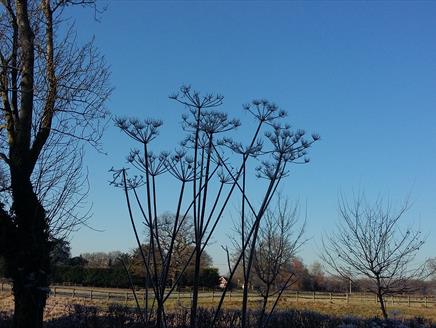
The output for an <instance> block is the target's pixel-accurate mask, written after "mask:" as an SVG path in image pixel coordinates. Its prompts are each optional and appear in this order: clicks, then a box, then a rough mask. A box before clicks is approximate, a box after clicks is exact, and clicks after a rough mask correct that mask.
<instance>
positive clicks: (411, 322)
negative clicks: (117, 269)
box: [0, 305, 436, 328]
mask: <svg viewBox="0 0 436 328" xmlns="http://www.w3.org/2000/svg"><path fill="white" fill-rule="evenodd" d="M198 315H199V320H198V322H199V327H200V328H209V327H211V322H212V318H213V311H212V310H208V309H201V310H200V312H199V313H198ZM257 318H258V312H255V311H253V312H250V314H249V319H250V320H249V323H250V327H258V324H257ZM11 321H12V320H11V314H10V313H5V312H0V328H9V327H10V326H11ZM239 321H240V312H239V311H234V310H228V311H224V312H223V313H222V315H221V316H220V319H219V321H218V322H217V324H216V327H217V328H231V327H238V326H239ZM167 322H168V327H170V328H185V327H186V328H188V327H189V311H187V310H184V311H176V312H172V313H169V314H168V315H167ZM45 327H47V328H54V327H59V328H121V327H126V328H137V327H144V324H143V322H142V321H141V315H140V314H139V313H138V312H137V311H134V310H132V309H130V308H128V307H124V306H120V305H110V306H109V307H108V309H107V310H106V311H102V310H101V309H98V308H97V307H93V306H83V305H73V306H71V308H70V310H69V313H68V314H66V315H64V316H62V317H59V318H56V319H51V320H48V321H47V322H45ZM147 327H153V323H151V324H149V325H148V326H147ZM267 327H271V328H273V327H274V328H285V327H286V328H289V327H294V328H333V327H334V328H361V327H362V328H405V327H410V328H436V324H433V323H432V322H431V321H429V320H426V319H423V318H418V317H416V318H414V319H406V320H400V319H391V320H382V319H379V318H373V319H360V318H355V317H346V318H339V317H332V316H327V315H323V314H319V313H316V312H311V311H298V310H287V311H278V312H276V313H275V314H273V315H272V316H271V318H270V320H269V322H268V326H267Z"/></svg>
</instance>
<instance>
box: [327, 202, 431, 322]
mask: <svg viewBox="0 0 436 328" xmlns="http://www.w3.org/2000/svg"><path fill="white" fill-rule="evenodd" d="M408 208H409V207H408V203H407V202H406V203H405V204H404V205H403V206H402V207H401V208H399V209H398V210H394V209H393V208H392V206H391V204H390V203H389V202H385V201H383V199H381V198H379V199H377V201H375V203H374V204H369V203H368V201H367V200H366V198H365V196H364V195H363V194H359V195H357V196H356V197H355V199H354V200H353V201H352V202H349V201H347V200H345V199H344V198H343V197H342V198H341V199H340V201H339V213H340V216H341V218H342V223H341V224H340V225H339V227H338V229H337V231H336V232H335V233H333V234H331V235H329V236H328V237H326V239H325V240H324V241H323V248H324V252H323V255H322V258H323V261H324V262H325V264H326V265H327V266H328V267H329V268H330V269H331V270H332V271H333V272H335V273H337V274H339V275H341V276H342V277H344V278H347V279H349V280H350V281H352V280H357V279H359V278H360V279H361V278H366V279H368V280H369V281H370V282H371V284H370V286H369V289H370V291H372V292H374V293H375V294H376V295H377V298H378V301H379V304H380V310H381V312H382V315H383V317H384V318H387V317H388V314H387V311H386V303H385V297H386V296H387V295H392V294H397V293H406V292H410V291H411V290H412V288H413V286H412V284H411V282H412V281H413V280H415V279H424V278H425V276H426V275H427V271H426V265H420V266H416V265H414V264H415V257H416V255H417V253H418V251H419V249H420V247H421V246H422V245H423V244H424V240H425V238H424V237H423V236H422V234H421V232H420V231H416V230H413V229H412V228H407V229H405V230H402V229H401V218H402V217H403V215H404V214H405V212H406V211H407V210H408Z"/></svg>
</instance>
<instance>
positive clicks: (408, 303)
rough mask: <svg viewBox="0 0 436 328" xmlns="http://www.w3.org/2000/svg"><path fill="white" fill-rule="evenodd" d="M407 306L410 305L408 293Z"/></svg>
mask: <svg viewBox="0 0 436 328" xmlns="http://www.w3.org/2000/svg"><path fill="white" fill-rule="evenodd" d="M407 306H408V307H410V295H408V296H407Z"/></svg>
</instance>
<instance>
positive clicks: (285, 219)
mask: <svg viewBox="0 0 436 328" xmlns="http://www.w3.org/2000/svg"><path fill="white" fill-rule="evenodd" d="M304 227H305V223H303V225H302V226H298V205H295V206H291V205H290V204H289V202H288V200H283V199H282V198H281V197H279V199H278V201H277V206H276V208H274V209H268V211H267V212H266V213H265V218H264V220H263V221H262V223H261V225H260V229H259V237H258V242H257V246H256V248H255V253H254V261H253V268H254V275H253V279H252V284H253V285H254V286H255V288H256V290H257V291H258V292H259V294H260V295H261V296H262V298H263V304H262V308H261V311H260V318H259V322H258V326H259V327H264V326H267V322H268V319H269V315H266V314H267V313H266V311H267V305H268V301H269V300H270V299H271V298H272V297H275V300H274V301H273V304H272V306H271V309H270V313H272V312H273V311H274V309H275V307H276V305H277V302H278V300H279V298H280V296H281V295H282V293H283V292H284V291H285V290H286V289H288V288H289V287H290V286H291V285H292V284H293V283H294V282H295V278H294V272H292V267H291V260H292V259H293V258H294V257H295V255H296V252H297V250H298V248H299V247H300V246H301V245H302V244H303V243H304V240H303V233H304Z"/></svg>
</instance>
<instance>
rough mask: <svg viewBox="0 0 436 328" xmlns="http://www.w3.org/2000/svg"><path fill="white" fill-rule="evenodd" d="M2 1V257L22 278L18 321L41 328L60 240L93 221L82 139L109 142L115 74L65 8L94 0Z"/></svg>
mask: <svg viewBox="0 0 436 328" xmlns="http://www.w3.org/2000/svg"><path fill="white" fill-rule="evenodd" d="M0 3H1V12H0V97H1V99H2V102H1V107H0V110H1V114H2V115H1V118H0V120H1V133H0V157H1V159H2V161H1V166H2V173H4V175H5V178H4V179H2V184H3V185H4V187H3V188H2V195H1V200H2V211H1V212H0V237H1V239H0V255H1V256H3V258H4V260H5V262H6V266H7V275H8V276H9V277H10V278H12V281H13V291H14V298H15V311H14V327H41V326H42V318H43V309H44V306H45V302H46V298H47V295H48V277H49V273H50V256H49V254H50V250H51V248H52V247H53V243H51V242H50V239H51V238H52V237H53V236H54V235H58V236H59V235H62V234H65V231H68V230H70V229H71V228H72V227H74V226H75V225H76V224H78V223H80V222H82V221H83V219H84V217H81V216H80V215H78V213H77V212H76V209H75V208H76V206H77V205H78V204H80V203H81V202H82V200H83V196H84V195H86V189H85V190H83V189H81V186H82V183H80V182H79V181H78V180H77V179H79V180H80V179H83V178H84V176H83V175H82V174H81V158H82V155H81V154H82V148H81V147H80V146H79V145H78V143H80V142H82V141H83V142H88V143H90V144H92V145H94V146H96V145H97V144H98V142H99V139H100V137H101V133H102V127H103V126H102V125H101V123H102V122H103V119H104V117H105V116H106V111H105V109H104V102H105V100H106V99H107V97H108V96H109V94H110V91H111V89H110V87H109V86H108V85H107V81H108V76H109V72H108V68H107V66H106V64H105V62H104V60H103V58H102V57H101V56H100V55H99V54H98V52H97V51H96V50H95V47H94V45H93V43H92V42H89V43H86V44H84V45H83V46H78V45H77V44H76V42H75V35H74V28H73V27H68V26H66V22H65V20H64V17H63V16H64V15H63V11H64V8H65V6H67V5H70V4H75V3H83V4H85V3H87V4H91V5H92V1H69V0H59V1H52V0H40V1H38V0H33V1H28V0H15V1H12V0H2V1H0ZM61 25H63V26H62V27H63V28H62V31H61V29H60V27H61ZM65 27H66V28H65ZM85 185H86V184H85ZM80 190H82V192H79V191H80ZM85 217H86V215H85Z"/></svg>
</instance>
